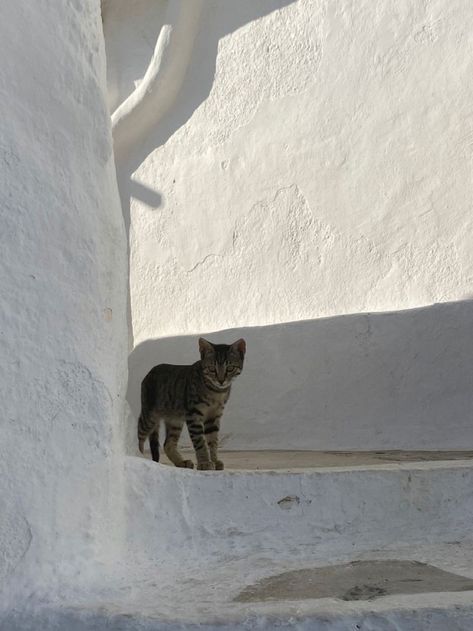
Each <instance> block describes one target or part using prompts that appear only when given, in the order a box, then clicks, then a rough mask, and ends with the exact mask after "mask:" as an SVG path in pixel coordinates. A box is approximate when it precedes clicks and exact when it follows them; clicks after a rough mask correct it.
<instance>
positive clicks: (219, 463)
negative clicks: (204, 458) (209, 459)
mask: <svg viewBox="0 0 473 631" xmlns="http://www.w3.org/2000/svg"><path fill="white" fill-rule="evenodd" d="M214 464H215V470H216V471H223V470H224V469H225V466H224V464H223V462H222V461H221V460H216V461H215V463H214Z"/></svg>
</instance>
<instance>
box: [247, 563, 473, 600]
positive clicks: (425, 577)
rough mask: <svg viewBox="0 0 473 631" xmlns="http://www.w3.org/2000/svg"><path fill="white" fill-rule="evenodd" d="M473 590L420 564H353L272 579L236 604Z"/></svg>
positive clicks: (471, 583)
mask: <svg viewBox="0 0 473 631" xmlns="http://www.w3.org/2000/svg"><path fill="white" fill-rule="evenodd" d="M471 590H473V579H470V578H465V577H464V576H459V575H458V574H452V573H451V572H445V571H444V570H441V569H439V568H437V567H434V566H432V565H427V564H426V563H420V562H418V561H399V560H392V561H353V562H352V563H346V564H344V565H329V566H325V567H317V568H307V569H303V570H295V571H291V572H284V573H282V574H277V575H275V576H270V577H269V578H265V579H263V580H261V581H259V582H258V583H255V585H250V586H248V587H246V588H245V589H244V590H243V591H242V592H241V593H240V594H239V596H238V597H237V598H236V599H235V600H236V601H237V602H257V601H271V600H306V599H310V598H315V599H317V598H339V599H342V600H372V599H374V598H379V597H380V596H390V595H391V594H426V593H429V592H464V591H471Z"/></svg>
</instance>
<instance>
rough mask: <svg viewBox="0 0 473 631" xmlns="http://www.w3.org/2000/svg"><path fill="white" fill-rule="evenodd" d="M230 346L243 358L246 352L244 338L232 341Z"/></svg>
mask: <svg viewBox="0 0 473 631" xmlns="http://www.w3.org/2000/svg"><path fill="white" fill-rule="evenodd" d="M232 348H234V349H235V350H236V351H238V352H239V353H240V357H241V358H242V359H243V357H244V356H245V353H246V342H245V340H243V339H240V340H237V341H236V342H233V344H232Z"/></svg>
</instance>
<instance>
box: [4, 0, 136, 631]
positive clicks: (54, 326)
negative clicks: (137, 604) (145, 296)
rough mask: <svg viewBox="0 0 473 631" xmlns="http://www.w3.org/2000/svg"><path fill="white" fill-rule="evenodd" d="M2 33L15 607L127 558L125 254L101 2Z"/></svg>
mask: <svg viewBox="0 0 473 631" xmlns="http://www.w3.org/2000/svg"><path fill="white" fill-rule="evenodd" d="M0 33H1V35H0V56H1V58H2V59H3V60H4V61H5V63H2V65H1V68H0V89H1V92H2V99H1V100H2V117H1V120H0V165H1V168H0V182H1V184H0V212H1V226H2V228H1V230H0V243H1V245H0V249H1V257H2V265H1V268H0V286H1V308H0V400H1V402H2V409H1V415H0V422H1V431H0V434H1V440H0V480H1V482H0V487H1V492H0V515H1V517H0V592H1V599H0V605H2V606H3V605H5V606H7V605H8V603H9V602H10V598H12V599H13V598H14V597H15V595H16V596H18V594H21V599H22V601H23V602H25V601H26V600H27V599H28V598H29V597H30V596H31V594H32V593H36V594H38V592H37V590H39V591H40V592H43V593H45V594H48V596H50V595H51V590H53V589H54V586H56V587H57V586H58V585H55V584H54V581H55V580H56V579H57V580H58V582H59V581H63V580H66V579H68V580H72V581H73V582H75V584H78V583H79V582H80V581H81V580H82V577H84V576H85V574H87V572H91V573H93V572H95V571H96V568H97V566H98V564H103V563H107V562H108V561H109V560H110V557H111V556H113V555H114V554H115V553H116V549H117V545H118V544H119V537H120V534H121V533H120V530H119V528H117V527H116V520H115V519H114V516H113V513H116V514H118V507H119V501H120V495H121V490H120V486H119V484H118V482H119V479H120V476H119V473H120V469H119V468H117V458H118V457H119V455H120V452H121V445H122V443H123V441H122V440H121V438H120V436H121V432H122V423H123V421H122V416H123V414H122V408H123V403H122V402H123V399H124V384H125V380H126V351H127V348H126V341H127V340H126V322H125V305H126V283H125V280H124V275H125V274H126V260H125V257H126V245H125V244H126V241H125V233H124V228H123V219H122V215H121V212H120V206H119V198H118V190H117V185H116V178H115V171H114V165H113V153H112V140H111V133H110V122H109V115H108V111H107V107H106V100H105V98H106V97H105V89H104V87H105V54H104V47H103V36H102V33H101V25H100V7H99V2H98V0H87V1H81V2H76V1H72V0H68V1H67V2H37V3H36V2H33V3H26V4H25V3H21V2H17V1H16V0H6V1H5V2H3V3H2V20H1V23H0ZM21 33H29V34H30V35H29V36H27V37H22V36H21ZM33 33H34V36H33V35H32V34H33ZM84 568H87V572H84ZM0 626H2V624H1V623H0ZM7 628H8V629H14V627H7V626H2V629H5V630H6V629H7Z"/></svg>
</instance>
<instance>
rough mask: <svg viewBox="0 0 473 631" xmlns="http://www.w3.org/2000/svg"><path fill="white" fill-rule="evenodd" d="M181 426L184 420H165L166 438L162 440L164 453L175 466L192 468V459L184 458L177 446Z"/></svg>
mask: <svg viewBox="0 0 473 631" xmlns="http://www.w3.org/2000/svg"><path fill="white" fill-rule="evenodd" d="M183 427H184V420H181V419H169V420H166V440H165V442H164V453H165V454H166V456H167V457H168V458H169V460H170V461H171V462H172V463H173V464H174V465H175V466H176V467H183V468H185V469H193V468H194V463H193V462H192V460H184V458H183V457H182V455H181V454H180V452H179V450H178V448H177V443H178V442H179V438H180V436H181V432H182V428H183Z"/></svg>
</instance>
